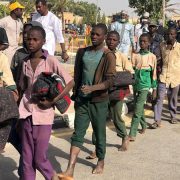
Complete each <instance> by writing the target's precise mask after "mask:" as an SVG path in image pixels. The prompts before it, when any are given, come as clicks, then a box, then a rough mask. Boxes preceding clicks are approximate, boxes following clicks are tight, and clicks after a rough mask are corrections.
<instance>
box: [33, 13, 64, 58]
mask: <svg viewBox="0 0 180 180" xmlns="http://www.w3.org/2000/svg"><path fill="white" fill-rule="evenodd" d="M32 21H38V22H40V23H41V24H42V26H43V28H44V30H45V31H46V43H45V45H44V46H43V49H45V50H47V51H48V53H49V54H50V55H54V52H55V49H56V43H64V37H63V34H62V22H61V20H60V19H59V18H58V17H57V16H56V15H55V14H53V13H52V12H50V11H48V14H47V15H46V16H41V15H40V14H39V13H36V14H34V15H33V17H32Z"/></svg>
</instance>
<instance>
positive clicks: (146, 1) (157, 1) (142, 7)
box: [129, 0, 170, 19]
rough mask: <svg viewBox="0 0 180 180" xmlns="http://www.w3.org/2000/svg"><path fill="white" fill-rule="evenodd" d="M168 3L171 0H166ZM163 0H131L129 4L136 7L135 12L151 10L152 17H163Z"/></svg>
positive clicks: (140, 12) (139, 13) (141, 12)
mask: <svg viewBox="0 0 180 180" xmlns="http://www.w3.org/2000/svg"><path fill="white" fill-rule="evenodd" d="M165 1H166V3H168V2H169V1H170V0H165ZM162 4H163V0H129V6H130V7H131V8H136V10H135V12H137V13H138V15H139V16H140V15H142V14H143V13H144V12H149V14H150V17H151V18H152V19H159V18H162V15H163V6H162Z"/></svg>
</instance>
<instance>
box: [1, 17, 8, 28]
mask: <svg viewBox="0 0 180 180" xmlns="http://www.w3.org/2000/svg"><path fill="white" fill-rule="evenodd" d="M6 26H7V20H6V18H2V19H0V27H2V28H4V29H6Z"/></svg>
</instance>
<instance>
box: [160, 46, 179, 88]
mask: <svg viewBox="0 0 180 180" xmlns="http://www.w3.org/2000/svg"><path fill="white" fill-rule="evenodd" d="M162 58H163V66H162V72H161V74H160V81H161V82H162V83H165V84H166V86H167V87H169V86H171V88H174V87H176V86H178V85H179V84H180V78H179V76H180V43H178V42H175V44H174V45H173V48H172V50H169V49H167V47H166V44H164V45H162Z"/></svg>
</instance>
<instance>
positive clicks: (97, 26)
mask: <svg viewBox="0 0 180 180" xmlns="http://www.w3.org/2000/svg"><path fill="white" fill-rule="evenodd" d="M94 28H100V29H102V30H103V32H104V34H107V32H108V29H107V26H106V25H105V24H103V23H98V24H96V25H95V26H94V27H93V29H94Z"/></svg>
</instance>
